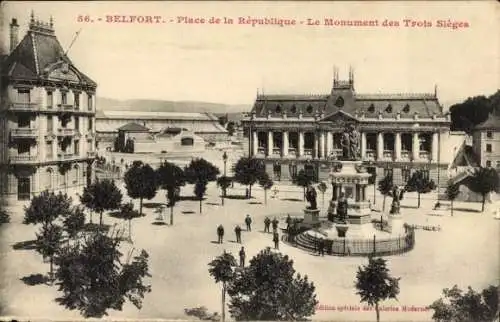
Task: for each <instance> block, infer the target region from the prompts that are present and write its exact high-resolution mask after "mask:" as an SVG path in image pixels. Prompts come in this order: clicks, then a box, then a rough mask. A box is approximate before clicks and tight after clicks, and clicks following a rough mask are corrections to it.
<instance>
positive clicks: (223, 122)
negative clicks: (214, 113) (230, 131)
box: [219, 114, 228, 126]
mask: <svg viewBox="0 0 500 322" xmlns="http://www.w3.org/2000/svg"><path fill="white" fill-rule="evenodd" d="M227 122H228V117H227V114H226V115H223V116H219V124H220V125H222V126H226V124H227Z"/></svg>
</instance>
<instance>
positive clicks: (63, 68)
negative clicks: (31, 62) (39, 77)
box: [46, 61, 80, 83]
mask: <svg viewBox="0 0 500 322" xmlns="http://www.w3.org/2000/svg"><path fill="white" fill-rule="evenodd" d="M46 73H47V77H48V78H49V79H51V80H56V81H70V82H77V83H78V82H80V76H79V75H78V71H77V70H76V69H75V68H74V67H73V66H71V64H69V63H67V62H65V61H58V62H57V63H55V64H53V65H52V66H49V67H48V68H47V69H46Z"/></svg>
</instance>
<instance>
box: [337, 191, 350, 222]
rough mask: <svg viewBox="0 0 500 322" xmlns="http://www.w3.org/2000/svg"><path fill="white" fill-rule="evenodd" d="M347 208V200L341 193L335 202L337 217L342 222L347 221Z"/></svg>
mask: <svg viewBox="0 0 500 322" xmlns="http://www.w3.org/2000/svg"><path fill="white" fill-rule="evenodd" d="M347 207H348V204H347V199H346V197H345V194H344V193H343V192H342V193H341V194H340V198H339V200H338V202H337V217H338V218H339V219H340V220H341V221H343V222H345V221H347Z"/></svg>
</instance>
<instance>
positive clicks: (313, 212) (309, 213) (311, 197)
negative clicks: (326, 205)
mask: <svg viewBox="0 0 500 322" xmlns="http://www.w3.org/2000/svg"><path fill="white" fill-rule="evenodd" d="M317 197H318V194H317V192H316V189H314V187H313V186H311V185H309V186H308V187H307V190H306V200H307V201H308V202H309V207H307V208H305V209H304V223H305V224H309V225H314V224H319V209H318V203H317V201H316V200H317Z"/></svg>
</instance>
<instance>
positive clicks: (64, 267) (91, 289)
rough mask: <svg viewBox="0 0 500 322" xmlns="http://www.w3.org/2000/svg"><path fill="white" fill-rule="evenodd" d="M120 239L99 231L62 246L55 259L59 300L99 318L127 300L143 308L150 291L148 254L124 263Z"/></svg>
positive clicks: (62, 303) (70, 307)
mask: <svg viewBox="0 0 500 322" xmlns="http://www.w3.org/2000/svg"><path fill="white" fill-rule="evenodd" d="M119 246H120V238H117V237H116V236H113V235H112V236H108V235H105V234H102V233H100V232H94V233H92V234H89V235H85V236H84V238H83V240H82V242H78V243H74V244H71V245H68V246H67V247H64V248H62V249H61V250H60V251H59V253H58V255H57V256H56V258H55V263H56V264H57V266H58V268H57V270H56V273H55V277H56V284H57V285H58V290H59V291H61V292H62V296H61V297H59V298H57V299H56V301H57V302H58V303H60V304H61V305H63V306H65V307H66V308H67V309H70V310H79V311H80V312H81V313H82V314H83V315H84V316H85V317H97V318H100V317H102V316H104V315H107V311H108V310H109V309H114V310H121V309H122V307H123V304H124V303H125V301H126V300H127V299H128V300H129V301H130V302H132V304H133V305H135V306H136V307H137V308H141V306H142V299H143V298H144V295H145V294H146V293H148V292H150V291H151V286H150V285H145V284H144V281H143V279H144V278H146V277H151V275H150V274H149V272H148V270H149V268H148V258H149V255H148V253H147V252H146V251H144V250H142V251H141V252H140V254H139V255H136V256H134V257H133V260H132V261H131V260H130V259H131V257H132V252H130V253H129V254H128V256H127V259H126V260H125V262H123V261H122V260H121V257H122V254H121V253H120V251H119Z"/></svg>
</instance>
